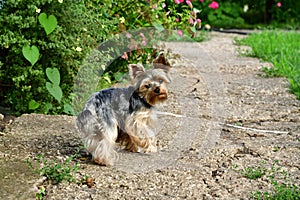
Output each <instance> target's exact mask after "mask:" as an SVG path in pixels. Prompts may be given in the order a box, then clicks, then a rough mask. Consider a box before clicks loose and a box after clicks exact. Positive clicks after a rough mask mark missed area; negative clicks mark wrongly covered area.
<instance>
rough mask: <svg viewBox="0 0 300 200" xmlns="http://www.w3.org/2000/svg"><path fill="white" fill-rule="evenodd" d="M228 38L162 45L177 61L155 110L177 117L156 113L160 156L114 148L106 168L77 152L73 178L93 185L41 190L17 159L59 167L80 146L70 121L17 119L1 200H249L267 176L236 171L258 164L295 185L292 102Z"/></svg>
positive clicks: (5, 152) (0, 158) (4, 143)
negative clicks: (166, 94)
mask: <svg viewBox="0 0 300 200" xmlns="http://www.w3.org/2000/svg"><path fill="white" fill-rule="evenodd" d="M234 37H242V36H239V35H234V34H220V33H212V35H211V40H209V41H206V42H202V43H167V44H166V47H167V48H170V49H172V51H173V53H176V54H179V55H180V56H181V57H180V58H178V59H175V60H173V61H172V62H173V65H174V67H173V69H172V72H171V73H172V77H173V82H172V84H171V89H170V90H171V93H170V98H169V100H168V102H167V104H166V105H164V106H163V107H161V108H160V109H161V110H162V111H165V112H169V113H173V114H176V116H170V115H162V116H160V121H161V124H160V126H159V129H160V131H159V135H158V139H159V140H158V146H159V151H158V152H157V153H154V154H137V153H127V152H123V151H120V152H119V156H120V158H119V161H118V162H117V163H116V165H115V166H113V167H110V168H108V167H100V166H97V165H95V164H93V163H92V162H91V161H90V158H89V157H87V156H85V154H84V152H81V155H82V157H83V158H82V159H80V160H78V161H79V163H80V167H81V170H80V171H79V173H77V176H82V175H84V174H85V175H88V176H90V177H91V178H92V179H93V181H94V187H88V186H87V185H85V184H83V185H76V184H75V183H71V184H69V183H63V184H59V185H47V182H46V181H45V180H44V179H41V177H39V176H37V175H35V174H34V173H33V172H31V170H30V169H29V168H28V166H27V165H26V163H25V162H24V160H26V158H30V159H32V158H36V157H37V155H38V154H40V153H43V154H45V156H46V157H47V158H49V159H57V160H64V159H66V158H67V157H68V156H70V155H72V154H74V153H75V152H76V148H77V147H79V146H80V144H81V143H80V140H79V138H78V137H77V134H76V131H75V129H74V120H75V118H74V117H69V116H45V115H37V114H30V115H22V116H21V117H19V118H16V119H15V120H14V121H13V122H12V123H11V124H10V125H7V126H6V129H5V130H4V131H3V132H1V135H0V199H34V196H35V193H36V192H37V191H38V186H41V185H44V186H45V188H46V191H47V196H46V198H45V199H249V197H250V196H249V195H250V192H251V191H257V190H261V191H269V190H270V189H271V183H270V180H269V178H268V177H267V176H263V177H261V178H258V179H256V180H251V179H249V178H246V177H245V176H243V174H242V173H241V170H243V169H245V168H246V167H249V166H250V167H251V166H256V167H257V166H261V165H263V166H264V167H265V168H268V169H271V168H272V166H276V167H280V168H281V170H285V171H287V172H288V174H289V176H288V181H289V183H297V184H299V178H300V172H299V168H300V157H299V155H300V141H299V139H300V109H299V101H297V100H296V98H295V96H294V95H292V94H290V93H289V92H288V89H287V87H288V82H287V81H286V80H285V79H284V78H268V79H266V78H262V77H261V76H259V74H260V73H261V68H262V67H269V66H270V64H268V63H261V62H259V61H258V60H257V59H254V58H246V57H240V56H238V51H237V48H238V47H237V46H235V45H234V44H233V38H234ZM7 123H8V122H7ZM276 131H277V132H276ZM277 177H278V180H279V181H282V180H283V177H282V176H281V175H280V173H278V175H277ZM298 186H299V185H298Z"/></svg>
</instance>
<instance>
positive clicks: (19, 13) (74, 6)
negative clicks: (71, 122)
mask: <svg viewBox="0 0 300 200" xmlns="http://www.w3.org/2000/svg"><path fill="white" fill-rule="evenodd" d="M95 1H96V0H88V1H85V3H86V4H84V3H82V2H79V1H78V2H77V3H74V1H73V0H37V1H31V0H15V1H1V4H0V5H1V6H2V7H1V10H0V27H1V29H0V54H1V57H0V69H1V70H0V104H1V106H5V107H10V108H11V109H12V111H15V112H17V113H18V114H21V113H24V112H33V111H34V112H42V113H61V112H63V107H64V105H65V104H64V103H65V102H67V101H70V95H71V93H72V92H73V83H74V80H73V79H74V77H75V76H76V73H77V70H78V68H79V66H80V63H81V61H82V59H83V58H84V57H85V54H86V53H87V52H88V51H89V49H91V48H93V47H94V46H95V45H97V43H99V42H101V41H102V40H103V39H105V38H107V37H108V33H109V32H110V31H111V30H115V28H114V27H116V26H115V20H114V18H112V17H109V16H108V15H105V16H104V14H106V11H105V10H104V9H105V7H98V8H97V10H96V9H95V7H93V6H92V5H93V3H95ZM3 2H4V3H3ZM97 6H99V4H98V2H97ZM42 13H45V14H43V15H42ZM102 15H103V17H102ZM40 16H43V17H40ZM47 16H48V17H47ZM50 16H52V17H51V18H50ZM45 20H48V22H51V23H50V24H51V25H52V26H49V24H48V23H45ZM46 24H48V26H46ZM32 53H34V54H32ZM47 68H54V69H55V68H56V69H58V70H59V75H60V77H59V78H60V81H59V82H57V83H59V87H60V88H61V89H62V92H63V97H62V99H61V98H60V96H61V95H60V94H61V92H60V91H59V93H60V94H59V95H57V96H59V98H58V100H59V101H58V100H57V99H56V98H54V97H53V95H51V94H50V93H49V90H50V91H55V94H58V93H57V91H58V90H57V89H58V85H56V86H57V87H55V88H53V87H51V89H49V88H50V86H49V87H48V88H46V83H47V82H48V79H47V75H46V69H47ZM57 74H58V73H57ZM56 78H58V77H56ZM48 85H49V84H48ZM52 86H53V85H52ZM53 94H54V93H53ZM60 100H61V101H60Z"/></svg>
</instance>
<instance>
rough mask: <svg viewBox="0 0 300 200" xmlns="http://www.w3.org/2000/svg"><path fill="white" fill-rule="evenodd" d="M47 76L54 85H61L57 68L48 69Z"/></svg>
mask: <svg viewBox="0 0 300 200" xmlns="http://www.w3.org/2000/svg"><path fill="white" fill-rule="evenodd" d="M46 75H47V77H48V79H49V80H50V81H51V82H52V83H53V84H54V85H57V86H58V85H59V83H60V73H59V71H58V69H57V68H49V67H48V68H47V69H46Z"/></svg>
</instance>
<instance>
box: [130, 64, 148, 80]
mask: <svg viewBox="0 0 300 200" xmlns="http://www.w3.org/2000/svg"><path fill="white" fill-rule="evenodd" d="M128 69H129V76H130V79H131V80H134V79H136V78H137V77H139V76H140V75H142V74H143V73H144V72H145V68H144V66H143V65H141V64H129V65H128Z"/></svg>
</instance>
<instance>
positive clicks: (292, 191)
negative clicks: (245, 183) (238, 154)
mask: <svg viewBox="0 0 300 200" xmlns="http://www.w3.org/2000/svg"><path fill="white" fill-rule="evenodd" d="M238 168H239V167H238V165H233V170H235V171H236V172H237V173H240V174H241V175H243V176H244V177H246V178H248V179H251V180H256V179H258V178H262V177H266V178H268V179H269V181H270V183H271V185H272V188H271V190H269V191H254V192H251V193H250V199H255V200H298V199H300V188H299V185H295V184H292V183H291V180H290V178H291V177H290V175H289V174H288V173H287V172H286V171H285V170H282V168H281V167H280V166H278V160H275V161H274V163H272V165H271V166H269V167H268V166H267V165H266V162H265V161H262V162H261V163H260V164H259V165H258V166H251V167H245V168H243V169H238Z"/></svg>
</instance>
